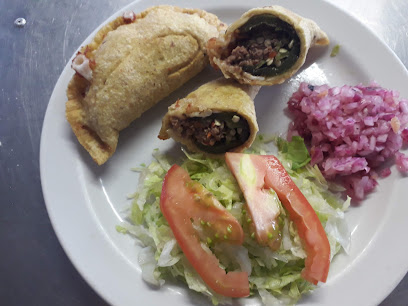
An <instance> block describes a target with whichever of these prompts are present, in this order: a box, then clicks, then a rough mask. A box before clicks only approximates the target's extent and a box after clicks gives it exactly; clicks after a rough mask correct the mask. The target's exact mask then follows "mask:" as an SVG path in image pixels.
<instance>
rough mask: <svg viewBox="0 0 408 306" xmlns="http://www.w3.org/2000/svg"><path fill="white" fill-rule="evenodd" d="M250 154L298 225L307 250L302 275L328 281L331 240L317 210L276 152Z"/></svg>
mask: <svg viewBox="0 0 408 306" xmlns="http://www.w3.org/2000/svg"><path fill="white" fill-rule="evenodd" d="M236 154H241V155H243V154H242V153H226V160H227V161H228V159H237V158H242V156H237V155H236ZM233 155H235V156H233ZM250 158H251V161H252V163H253V164H254V166H255V168H257V169H258V175H261V176H264V181H265V185H264V187H265V188H272V189H273V190H275V192H276V194H277V195H278V197H279V199H280V201H281V202H282V205H283V206H284V207H285V208H286V210H287V211H288V213H289V217H290V219H291V220H292V221H293V222H294V223H295V225H296V227H297V229H298V233H299V237H300V238H301V239H302V241H303V244H304V247H305V251H306V254H307V257H306V260H305V268H304V269H303V271H302V277H303V278H304V279H305V280H307V281H309V282H311V283H313V284H315V285H316V284H317V283H318V282H319V281H320V282H326V280H327V275H328V273H329V267H330V244H329V240H328V239H327V236H326V232H325V231H324V229H323V226H322V224H321V222H320V220H319V218H318V217H317V215H316V212H315V211H314V210H313V208H312V206H311V205H310V203H309V202H308V201H307V199H306V198H305V196H304V195H303V194H302V192H301V191H300V190H299V188H298V187H297V186H296V184H295V183H294V182H293V181H292V179H291V178H290V176H289V174H288V173H287V172H286V170H285V168H284V167H283V166H282V164H281V163H280V161H279V160H278V159H277V158H276V157H275V156H273V155H250ZM227 164H228V162H227Z"/></svg>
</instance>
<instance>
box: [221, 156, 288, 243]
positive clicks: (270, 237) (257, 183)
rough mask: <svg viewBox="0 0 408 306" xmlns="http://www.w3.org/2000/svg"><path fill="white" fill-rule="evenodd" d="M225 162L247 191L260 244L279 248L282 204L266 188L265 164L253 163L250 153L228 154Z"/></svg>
mask: <svg viewBox="0 0 408 306" xmlns="http://www.w3.org/2000/svg"><path fill="white" fill-rule="evenodd" d="M226 162H227V165H228V167H229V168H230V170H231V171H232V173H233V174H234V175H235V178H236V180H237V182H238V185H239V187H240V189H241V191H242V193H243V194H244V197H245V201H246V205H245V207H246V210H247V211H248V216H249V217H250V218H249V219H247V221H248V220H249V221H250V222H249V229H250V233H251V235H254V238H255V239H256V241H257V242H258V243H259V244H260V245H263V246H266V245H268V246H269V247H270V248H271V249H272V250H277V249H279V247H280V245H281V238H282V237H281V232H280V230H279V222H278V216H279V214H280V205H279V204H278V202H279V200H278V199H277V197H276V195H275V194H272V193H271V192H270V191H271V190H270V188H264V185H265V180H264V177H265V175H264V174H262V173H263V172H264V167H263V165H262V164H260V165H259V166H258V165H257V164H254V163H253V161H252V159H251V155H249V154H245V155H238V154H227V155H226Z"/></svg>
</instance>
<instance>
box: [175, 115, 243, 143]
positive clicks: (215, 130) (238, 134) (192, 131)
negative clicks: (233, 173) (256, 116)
mask: <svg viewBox="0 0 408 306" xmlns="http://www.w3.org/2000/svg"><path fill="white" fill-rule="evenodd" d="M170 123H171V125H172V127H173V130H175V131H176V132H177V133H178V134H179V135H181V136H183V137H189V138H192V139H193V140H194V141H195V142H196V143H199V144H202V145H204V146H214V145H216V144H217V143H224V142H236V141H242V142H244V141H245V140H246V139H242V138H245V136H246V138H247V135H248V134H247V131H244V129H243V128H229V127H228V125H227V124H226V122H225V121H222V120H217V119H214V118H210V117H207V118H200V117H193V118H187V119H180V118H177V117H173V118H171V119H170ZM246 126H247V124H246Z"/></svg>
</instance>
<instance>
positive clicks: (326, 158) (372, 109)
mask: <svg viewBox="0 0 408 306" xmlns="http://www.w3.org/2000/svg"><path fill="white" fill-rule="evenodd" d="M288 109H289V111H290V112H291V113H292V114H293V122H292V123H291V124H290V126H289V132H288V138H289V139H291V137H292V136H293V135H299V136H301V137H303V138H304V139H305V140H306V143H308V144H309V145H310V155H311V163H312V164H317V165H318V166H319V167H320V169H321V170H322V172H323V175H324V176H325V177H326V178H328V179H334V178H341V180H342V181H343V183H344V184H345V187H346V188H347V190H348V194H349V195H350V196H351V197H352V198H354V199H356V200H362V199H364V198H365V196H366V194H367V193H369V192H371V191H372V190H373V189H374V188H375V186H376V185H377V180H376V179H377V178H378V177H386V176H388V175H390V173H391V171H390V169H389V168H385V169H381V170H379V172H378V173H377V172H376V171H375V170H376V169H377V168H378V167H379V166H381V165H382V164H383V163H384V162H385V161H386V160H388V159H390V158H395V163H396V165H397V168H398V169H399V170H400V171H401V172H403V173H408V156H406V155H405V154H403V153H401V152H400V149H401V147H402V145H403V143H408V127H407V124H408V100H406V99H400V98H399V93H398V92H397V91H393V90H387V89H384V88H382V87H380V86H379V85H378V84H376V83H372V84H370V86H367V87H366V86H363V85H357V86H348V85H344V86H342V87H332V88H330V87H329V86H328V85H321V86H313V85H310V84H307V83H301V84H300V87H299V89H298V91H296V92H295V93H294V94H293V95H292V97H291V98H290V100H289V102H288Z"/></svg>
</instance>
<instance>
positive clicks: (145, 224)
mask: <svg viewBox="0 0 408 306" xmlns="http://www.w3.org/2000/svg"><path fill="white" fill-rule="evenodd" d="M275 142H276V144H277V146H278V150H279V153H278V157H279V159H280V160H281V162H282V164H283V165H284V166H285V168H286V170H287V171H288V173H289V174H290V176H291V177H292V179H293V181H294V182H295V183H296V185H297V186H298V187H299V188H300V190H301V191H302V192H303V194H304V195H305V196H306V198H307V199H308V201H309V202H310V204H311V205H312V207H313V209H314V210H315V211H316V213H317V215H318V217H319V220H320V221H321V222H322V224H323V227H324V229H325V231H326V234H327V236H328V239H329V242H330V247H331V258H333V256H334V255H335V254H337V253H338V252H339V251H340V250H341V249H342V248H343V249H344V250H345V251H346V252H347V251H348V248H349V244H350V233H349V231H348V228H347V224H346V222H345V219H344V211H345V210H346V209H347V208H348V206H349V203H350V200H349V199H347V200H346V201H343V200H342V199H341V196H340V192H341V191H343V189H342V188H341V187H340V186H337V185H334V184H332V183H328V182H327V181H326V180H325V178H324V177H323V175H322V173H321V172H320V170H319V169H318V167H317V166H314V167H312V166H311V165H310V164H309V161H310V156H309V154H308V152H307V149H306V148H305V146H304V143H303V139H302V138H300V137H293V139H292V142H290V143H288V142H286V141H284V140H282V139H280V138H278V139H276V141H275ZM267 151H269V149H268V147H267V146H266V144H265V143H264V140H263V137H262V136H258V138H257V141H256V142H255V143H254V145H253V146H252V148H251V150H249V151H248V152H247V153H253V154H254V153H255V154H266V152H267ZM184 153H185V158H183V159H182V160H181V161H179V162H178V164H179V165H181V166H182V167H183V168H184V169H186V170H187V171H188V173H189V174H190V176H191V178H192V179H193V180H196V181H199V182H200V183H201V184H203V185H204V186H205V187H206V188H207V189H208V190H209V191H211V192H212V193H213V194H214V195H215V196H216V197H217V199H218V200H219V201H220V202H221V204H222V205H224V206H225V207H226V208H227V209H228V210H229V211H230V212H231V213H232V214H233V216H234V217H236V218H237V219H238V221H239V222H240V223H241V225H242V227H243V229H244V232H245V241H244V244H243V245H242V246H232V245H228V244H226V243H218V244H211V245H210V246H208V245H207V244H205V242H202V243H201V245H202V247H203V248H204V249H205V250H207V251H209V252H210V251H211V252H213V253H215V254H216V256H217V258H218V259H219V261H220V266H221V267H223V268H225V269H226V270H227V271H231V270H242V271H247V272H248V274H249V283H250V288H251V295H258V294H259V296H260V297H261V299H262V301H263V303H264V304H268V305H271V304H281V303H284V304H294V303H296V302H297V300H298V299H299V298H300V297H301V295H302V294H304V293H307V292H310V291H312V290H313V289H314V288H315V286H313V285H312V284H310V283H309V282H307V281H305V280H303V279H302V278H301V276H300V273H301V271H302V269H303V268H304V259H305V257H306V253H305V251H304V249H303V247H302V243H301V241H300V238H299V235H298V233H297V230H296V227H295V225H294V224H293V222H292V221H290V220H289V218H288V214H287V213H286V211H285V209H284V208H283V207H282V206H281V215H280V218H281V220H280V222H281V224H282V243H281V247H280V249H279V250H277V251H272V250H271V249H270V248H268V247H263V246H260V245H258V244H257V242H256V241H255V240H254V239H253V238H251V236H250V234H249V229H248V225H247V223H246V220H247V218H246V216H245V209H244V198H243V195H242V193H241V191H240V189H239V187H238V184H237V182H236V180H235V178H234V177H233V175H232V174H231V172H230V171H229V169H228V168H227V165H226V163H225V161H224V160H222V159H211V158H207V157H205V156H204V155H202V154H191V153H187V152H185V151H184ZM153 156H154V157H155V160H154V161H153V162H152V163H151V164H150V165H148V166H145V165H142V166H141V167H139V168H136V169H133V170H136V171H139V172H140V173H141V174H140V178H139V186H138V190H137V192H136V193H135V194H133V195H132V196H131V198H132V204H131V207H130V211H129V214H128V216H127V217H128V218H127V219H128V222H124V223H123V224H121V225H119V226H118V227H117V230H118V231H119V232H122V233H127V234H131V235H133V236H135V237H136V238H137V239H138V241H139V242H140V243H141V244H142V246H143V249H142V250H141V252H140V253H139V263H140V265H141V267H142V276H143V278H144V280H145V281H147V282H149V283H151V284H154V285H158V286H161V285H163V284H164V282H165V280H166V279H169V278H173V279H174V278H176V279H179V280H182V281H184V282H185V283H186V284H187V286H188V287H189V288H190V289H192V290H194V291H197V292H201V293H203V294H205V295H207V296H208V297H210V298H211V300H212V302H213V304H218V303H222V304H229V303H231V302H232V300H231V299H230V298H226V297H223V296H220V295H217V294H216V293H214V292H213V291H212V290H210V289H209V288H208V287H207V286H206V284H205V283H204V282H203V281H202V280H201V278H200V276H199V275H198V274H197V273H196V272H195V270H194V269H193V268H192V267H191V265H190V264H189V262H188V261H187V259H186V258H185V256H184V255H183V253H182V251H181V249H180V248H179V246H178V245H177V242H176V240H175V239H174V236H173V233H172V231H171V229H170V227H169V225H168V223H167V221H166V220H165V218H164V217H163V215H162V213H161V211H160V193H161V188H162V181H163V178H164V176H165V174H166V173H167V171H168V170H169V169H170V167H171V165H172V161H171V160H170V158H168V157H166V156H164V155H162V154H160V152H159V151H158V150H155V151H154V153H153Z"/></svg>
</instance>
